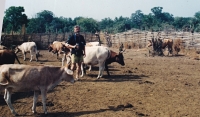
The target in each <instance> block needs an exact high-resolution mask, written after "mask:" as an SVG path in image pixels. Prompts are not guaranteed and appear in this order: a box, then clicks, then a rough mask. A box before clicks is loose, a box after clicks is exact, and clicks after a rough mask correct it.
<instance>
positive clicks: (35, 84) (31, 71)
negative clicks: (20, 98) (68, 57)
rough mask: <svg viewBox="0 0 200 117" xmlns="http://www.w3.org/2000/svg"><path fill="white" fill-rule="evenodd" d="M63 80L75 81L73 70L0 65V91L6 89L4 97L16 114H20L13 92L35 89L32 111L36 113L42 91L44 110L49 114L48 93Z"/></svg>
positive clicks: (53, 67) (52, 67)
mask: <svg viewBox="0 0 200 117" xmlns="http://www.w3.org/2000/svg"><path fill="white" fill-rule="evenodd" d="M61 81H69V82H71V83H74V78H73V71H71V70H70V69H68V68H67V67H66V66H65V67H55V66H39V65H38V66H31V65H18V64H7V65H6V64H5V65H1V66H0V91H3V90H5V94H4V99H5V101H6V103H7V105H8V106H9V108H10V110H11V112H12V113H13V114H14V115H18V114H17V113H16V112H15V110H14V108H13V106H12V104H11V94H12V93H13V92H24V91H25V92H26V91H34V96H33V106H32V112H33V113H36V102H37V100H38V95H39V93H40V92H41V97H42V103H43V111H44V113H45V114H47V109H46V95H47V92H48V91H49V90H52V89H53V88H54V87H55V86H56V85H58V84H59V83H60V82H61Z"/></svg>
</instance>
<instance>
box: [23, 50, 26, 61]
mask: <svg viewBox="0 0 200 117" xmlns="http://www.w3.org/2000/svg"><path fill="white" fill-rule="evenodd" d="M22 53H23V55H24V61H25V60H26V52H22Z"/></svg>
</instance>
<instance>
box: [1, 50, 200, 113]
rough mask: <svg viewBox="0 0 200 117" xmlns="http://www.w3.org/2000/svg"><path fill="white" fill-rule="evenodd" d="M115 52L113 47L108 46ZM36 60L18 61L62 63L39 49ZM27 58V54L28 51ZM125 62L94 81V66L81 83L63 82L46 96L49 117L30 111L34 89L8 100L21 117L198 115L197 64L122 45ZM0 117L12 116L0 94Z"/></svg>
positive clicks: (95, 72) (111, 66)
mask: <svg viewBox="0 0 200 117" xmlns="http://www.w3.org/2000/svg"><path fill="white" fill-rule="evenodd" d="M113 50H114V51H115V52H117V51H118V50H117V49H113ZM40 55H41V57H40V58H39V61H38V62H35V61H33V62H29V60H27V61H23V60H22V55H20V54H18V56H19V58H20V61H21V62H22V63H23V64H44V65H55V66H61V62H60V60H57V59H56V55H52V54H51V53H50V52H48V51H47V50H41V51H40ZM27 58H29V54H27ZM124 59H125V64H126V65H125V66H121V65H119V64H118V63H112V64H111V65H109V70H110V74H111V77H108V76H107V74H106V72H104V76H103V78H100V79H98V80H97V79H96V77H97V74H98V66H94V67H93V68H92V71H90V72H89V71H88V70H87V75H86V76H84V77H83V78H81V79H80V81H77V82H75V83H74V84H71V83H69V82H62V83H61V84H59V85H58V86H57V87H56V88H55V89H54V90H53V91H50V92H49V93H48V94H47V110H48V115H47V116H45V115H44V114H43V110H42V104H41V97H39V100H38V103H37V108H36V110H37V112H38V113H37V114H32V112H31V107H32V101H33V99H32V98H33V92H25V93H24V92H19V93H15V94H13V95H12V104H13V106H14V108H15V110H16V112H17V113H18V114H19V115H21V116H30V117H43V116H45V117H116V116H118V117H142V116H149V117H164V116H172V117H184V116H189V117H197V116H199V115H200V110H199V107H200V103H199V100H200V88H199V87H200V77H199V72H200V67H199V66H200V62H199V61H198V60H195V59H192V58H190V57H188V56H185V55H182V54H179V56H174V57H172V56H168V57H160V56H155V57H148V54H147V50H139V51H137V50H135V49H126V51H125V52H124ZM0 113H1V114H0V116H2V117H9V116H12V114H11V112H10V110H9V108H8V106H7V104H6V103H5V101H4V99H3V95H0Z"/></svg>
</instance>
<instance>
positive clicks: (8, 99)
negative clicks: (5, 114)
mask: <svg viewBox="0 0 200 117" xmlns="http://www.w3.org/2000/svg"><path fill="white" fill-rule="evenodd" d="M6 94H7V96H6V99H5V101H6V103H7V105H8V107H9V108H10V111H11V113H12V114H14V115H15V116H17V115H18V114H17V113H16V112H15V109H14V107H13V106H12V103H11V95H12V92H11V91H10V90H8V89H7V91H6ZM4 97H5V96H4Z"/></svg>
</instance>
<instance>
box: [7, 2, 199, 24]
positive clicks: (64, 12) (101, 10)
mask: <svg viewBox="0 0 200 117" xmlns="http://www.w3.org/2000/svg"><path fill="white" fill-rule="evenodd" d="M199 5H200V0H6V3H5V9H8V8H9V7H10V6H23V7H24V9H25V14H26V15H27V16H28V18H33V17H35V16H36V14H37V13H38V12H41V11H43V10H49V11H52V12H53V13H54V15H55V16H56V17H60V16H63V17H66V18H75V17H78V16H83V17H88V18H93V19H95V20H98V21H101V19H104V18H108V17H109V18H111V19H114V18H115V17H120V16H123V17H130V16H131V14H132V13H135V11H137V10H141V11H142V13H144V14H149V13H151V8H153V7H158V6H159V7H163V12H168V13H170V14H173V15H174V16H181V17H193V16H194V14H195V13H196V12H198V11H200V7H199Z"/></svg>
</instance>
